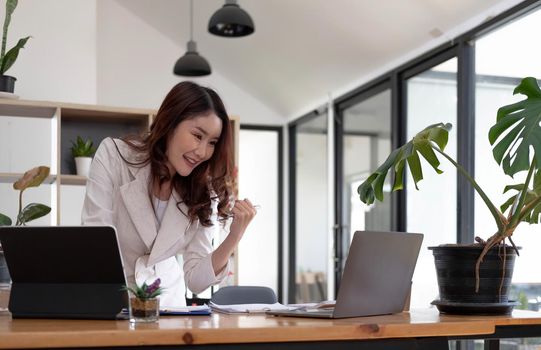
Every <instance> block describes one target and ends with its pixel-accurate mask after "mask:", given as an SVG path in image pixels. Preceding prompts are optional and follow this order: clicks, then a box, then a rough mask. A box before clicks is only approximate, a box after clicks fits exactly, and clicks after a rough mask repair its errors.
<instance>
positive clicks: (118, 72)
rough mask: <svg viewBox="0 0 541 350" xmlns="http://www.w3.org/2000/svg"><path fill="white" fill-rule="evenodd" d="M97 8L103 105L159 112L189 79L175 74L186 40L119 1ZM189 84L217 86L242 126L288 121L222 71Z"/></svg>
mask: <svg viewBox="0 0 541 350" xmlns="http://www.w3.org/2000/svg"><path fill="white" fill-rule="evenodd" d="M148 6H155V4H154V3H153V2H149V5H148ZM97 8H98V9H97V13H98V16H97V20H98V26H97V29H98V31H97V42H98V46H97V50H98V103H99V104H105V105H119V106H133V107H143V108H156V109H157V108H158V107H159V105H160V103H161V101H162V100H163V98H164V97H165V95H166V94H167V92H168V91H169V89H170V88H172V87H173V85H175V84H176V83H178V82H180V81H182V80H187V79H186V78H182V77H178V76H175V75H174V74H173V66H174V64H175V62H176V60H177V59H178V58H179V57H180V56H182V55H183V54H184V52H185V51H186V42H185V41H183V40H182V39H180V38H179V41H178V42H173V41H171V40H170V39H168V38H167V37H165V36H164V35H162V34H161V33H160V32H159V31H158V30H156V29H155V28H153V27H152V26H150V25H148V24H147V23H146V22H144V21H143V20H141V19H140V18H138V17H137V16H135V15H134V14H133V13H131V12H130V11H129V10H127V9H126V8H124V7H123V6H122V5H121V3H119V2H117V1H111V0H98V6H97ZM210 63H211V65H212V62H210ZM189 80H193V81H195V82H197V83H199V84H202V85H205V86H209V87H212V88H214V89H215V90H216V91H217V92H218V93H219V94H220V96H221V97H222V99H223V100H224V103H225V105H226V107H227V110H228V113H229V114H230V115H237V116H239V117H240V120H241V123H244V124H275V125H282V124H284V123H285V119H284V118H283V117H282V116H281V115H278V114H277V113H276V112H274V111H273V110H271V109H270V108H269V107H268V106H266V105H265V104H264V103H263V102H261V101H259V100H257V99H255V98H254V97H253V96H251V95H250V94H249V93H248V92H246V91H243V90H242V89H240V88H239V87H238V86H236V85H235V84H234V83H233V82H232V81H229V80H227V79H225V78H224V77H223V75H221V74H220V72H217V71H213V73H212V74H211V75H210V76H208V77H203V78H191V79H189Z"/></svg>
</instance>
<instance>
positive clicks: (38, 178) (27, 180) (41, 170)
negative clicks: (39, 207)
mask: <svg viewBox="0 0 541 350" xmlns="http://www.w3.org/2000/svg"><path fill="white" fill-rule="evenodd" d="M49 172H50V168H49V167H47V166H38V167H35V168H33V169H30V170H28V171H27V172H25V173H24V175H23V176H22V177H21V178H20V179H19V180H17V181H16V182H15V183H14V184H13V189H15V190H19V191H24V190H25V189H27V188H28V187H38V186H39V185H41V183H42V182H43V180H45V179H46V178H47V176H49Z"/></svg>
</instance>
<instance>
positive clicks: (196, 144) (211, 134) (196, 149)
mask: <svg viewBox="0 0 541 350" xmlns="http://www.w3.org/2000/svg"><path fill="white" fill-rule="evenodd" d="M221 133H222V121H221V119H220V118H218V116H217V115H216V114H214V112H209V113H208V114H204V115H200V116H197V117H194V118H190V119H186V120H183V121H182V122H180V124H178V125H177V127H176V128H175V130H174V131H173V134H172V135H171V137H170V138H169V140H168V141H167V150H166V153H165V154H166V156H167V167H168V168H169V171H170V172H171V175H174V173H175V172H176V173H178V174H179V175H181V176H188V175H190V173H191V172H192V171H193V169H195V167H197V166H198V165H199V164H201V163H203V162H204V161H206V160H209V159H210V158H211V157H212V155H213V154H214V148H215V147H216V144H217V143H218V139H219V138H220V134H221Z"/></svg>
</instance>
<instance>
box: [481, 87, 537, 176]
mask: <svg viewBox="0 0 541 350" xmlns="http://www.w3.org/2000/svg"><path fill="white" fill-rule="evenodd" d="M513 94H523V95H525V96H526V97H527V98H526V99H525V100H522V101H520V102H517V103H513V104H510V105H507V106H503V107H501V108H500V109H499V110H498V115H497V121H496V124H495V125H494V126H493V127H492V128H490V131H489V134H488V138H489V141H490V144H491V145H494V148H493V149H492V154H493V155H494V159H496V161H497V162H498V164H500V165H501V166H502V168H503V171H504V172H505V174H507V175H510V176H514V175H515V174H516V173H518V172H520V171H524V170H528V169H529V168H530V148H532V149H533V152H534V154H533V157H534V159H535V161H536V169H539V165H541V126H540V125H539V123H540V122H541V90H540V89H539V85H538V84H537V80H536V79H535V78H532V77H528V78H524V79H522V81H521V82H520V84H519V85H518V86H517V87H516V88H515V90H514V91H513ZM496 141H497V143H496Z"/></svg>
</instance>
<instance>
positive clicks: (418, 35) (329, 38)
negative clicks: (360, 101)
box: [116, 0, 518, 118]
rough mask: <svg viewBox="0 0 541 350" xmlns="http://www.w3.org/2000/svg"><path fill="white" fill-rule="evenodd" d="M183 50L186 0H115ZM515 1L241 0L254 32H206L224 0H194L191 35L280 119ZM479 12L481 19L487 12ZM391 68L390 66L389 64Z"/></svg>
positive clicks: (215, 67) (216, 65)
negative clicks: (242, 34)
mask: <svg viewBox="0 0 541 350" xmlns="http://www.w3.org/2000/svg"><path fill="white" fill-rule="evenodd" d="M116 1H117V2H118V3H119V4H121V5H122V6H123V7H125V8H126V9H128V10H129V11H130V12H132V13H133V14H135V15H136V16H138V17H139V18H141V19H142V20H144V21H145V22H146V23H148V24H149V25H151V26H152V27H154V28H155V29H156V30H158V31H159V32H160V33H162V34H163V35H164V36H166V37H168V38H170V39H171V40H172V41H174V42H178V43H179V53H182V52H183V51H184V50H185V45H186V42H187V40H188V38H189V1H188V0H116ZM516 2H518V1H517V0H515V1H513V0H505V1H501V0H475V1H471V0H453V1H449V0H380V1H373V0H333V1H323V0H239V4H240V6H241V7H242V8H243V9H245V10H246V11H247V12H248V13H249V14H250V15H251V16H252V18H253V20H254V23H255V26H256V29H255V33H254V34H252V35H250V36H247V37H244V38H221V37H217V36H214V35H211V34H209V33H208V32H207V30H206V26H207V23H208V20H209V18H210V16H211V15H212V14H213V13H214V11H216V10H217V9H219V8H220V7H221V6H222V5H223V4H224V0H196V1H194V40H195V41H196V42H197V45H198V51H199V52H200V54H202V55H203V56H204V57H205V58H206V59H207V60H208V61H209V62H210V64H211V66H212V68H213V70H214V71H217V72H219V73H220V74H221V75H222V76H224V77H225V78H227V79H228V80H230V81H231V82H233V83H234V84H236V85H237V86H239V87H240V88H241V89H243V90H245V91H246V92H248V93H249V94H251V95H253V96H254V97H255V98H257V99H259V100H260V101H261V102H262V103H264V104H266V105H267V106H269V108H271V109H273V110H274V111H276V112H277V113H278V114H279V115H282V116H284V118H292V117H298V116H300V115H301V114H302V113H305V112H307V111H309V110H310V108H311V109H313V108H315V107H317V106H318V104H320V103H323V102H324V101H325V100H326V99H327V98H328V97H327V96H328V95H329V93H332V95H333V96H337V95H338V94H341V93H344V92H346V91H347V90H348V89H351V88H352V87H354V86H356V85H358V84H360V83H361V82H362V81H363V79H364V80H366V79H368V78H372V77H374V74H376V73H378V72H379V73H378V74H381V73H383V71H382V69H383V68H384V67H388V66H389V64H392V63H393V62H396V61H397V60H398V59H399V58H401V57H407V56H408V54H409V55H410V56H411V54H412V52H414V51H419V49H422V48H425V47H426V46H427V43H433V44H434V45H436V44H437V43H438V42H440V43H441V42H443V41H444V40H446V39H450V38H451V36H450V35H451V34H453V35H456V34H455V33H454V32H453V31H456V28H457V27H459V26H461V25H463V24H464V23H466V22H468V21H470V22H471V19H472V18H474V17H479V16H480V15H481V16H484V14H486V13H487V12H490V11H494V9H495V8H497V7H498V6H500V7H501V6H502V3H506V5H505V6H507V7H510V6H511V5H512V4H513V3H516ZM482 19H485V18H484V17H483V18H482ZM387 69H388V68H387Z"/></svg>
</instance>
